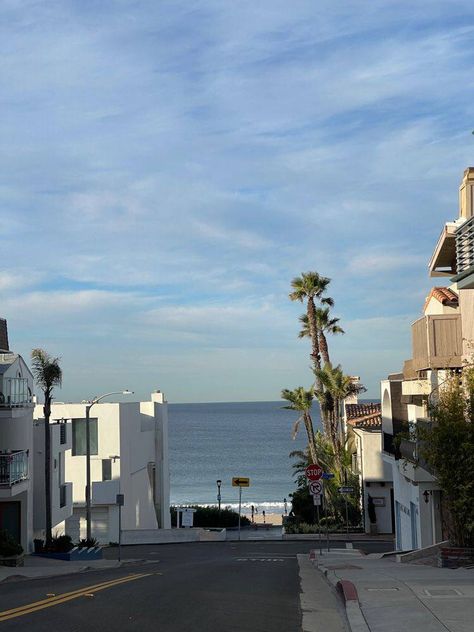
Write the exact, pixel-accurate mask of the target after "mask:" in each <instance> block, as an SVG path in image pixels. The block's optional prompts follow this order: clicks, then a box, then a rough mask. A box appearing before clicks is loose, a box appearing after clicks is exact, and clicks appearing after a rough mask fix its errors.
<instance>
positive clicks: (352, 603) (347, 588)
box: [336, 579, 370, 632]
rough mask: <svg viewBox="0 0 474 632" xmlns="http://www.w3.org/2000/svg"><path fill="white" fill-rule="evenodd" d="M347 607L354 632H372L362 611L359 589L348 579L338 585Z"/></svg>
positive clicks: (350, 625)
mask: <svg viewBox="0 0 474 632" xmlns="http://www.w3.org/2000/svg"><path fill="white" fill-rule="evenodd" d="M336 588H337V591H338V592H339V594H340V595H341V596H342V599H343V601H344V605H345V607H346V614H347V619H348V621H349V627H350V628H351V630H352V632H370V628H369V626H368V625H367V622H366V620H365V619H364V615H363V614H362V610H361V609H360V603H359V595H358V594H357V588H356V587H355V586H354V584H353V583H352V582H350V581H349V580H348V579H340V580H339V581H338V582H337V584H336Z"/></svg>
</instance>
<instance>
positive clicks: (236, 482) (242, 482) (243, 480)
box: [232, 476, 250, 540]
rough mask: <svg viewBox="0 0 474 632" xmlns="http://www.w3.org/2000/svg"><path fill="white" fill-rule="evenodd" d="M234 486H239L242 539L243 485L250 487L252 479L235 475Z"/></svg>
mask: <svg viewBox="0 0 474 632" xmlns="http://www.w3.org/2000/svg"><path fill="white" fill-rule="evenodd" d="M232 487H238V488H239V540H240V512H241V511H242V487H250V479H249V478H246V477H244V476H234V478H233V479H232Z"/></svg>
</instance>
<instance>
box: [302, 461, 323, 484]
mask: <svg viewBox="0 0 474 632" xmlns="http://www.w3.org/2000/svg"><path fill="white" fill-rule="evenodd" d="M322 475H323V468H322V467H321V466H320V465H318V464H317V463H313V464H312V465H308V467H307V468H306V478H307V479H308V480H309V481H319V479H320V478H321V476H322Z"/></svg>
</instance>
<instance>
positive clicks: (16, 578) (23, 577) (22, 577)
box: [0, 560, 135, 584]
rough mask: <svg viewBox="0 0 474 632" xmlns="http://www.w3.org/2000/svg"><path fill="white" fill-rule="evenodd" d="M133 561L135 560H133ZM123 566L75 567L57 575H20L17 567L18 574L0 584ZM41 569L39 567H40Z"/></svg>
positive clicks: (63, 570)
mask: <svg viewBox="0 0 474 632" xmlns="http://www.w3.org/2000/svg"><path fill="white" fill-rule="evenodd" d="M134 561H135V560H134ZM124 565H125V564H124V563H123V562H117V564H116V565H114V566H102V567H101V566H87V565H84V566H75V567H73V568H64V569H61V572H59V573H48V572H46V571H45V574H44V575H22V574H21V570H20V569H21V568H22V567H21V566H19V567H17V568H18V570H19V572H18V573H15V574H13V573H12V574H11V575H7V576H6V577H4V578H3V579H0V584H3V583H4V582H5V583H9V582H12V583H13V582H19V581H28V580H33V579H54V578H55V577H63V576H64V575H77V574H78V573H84V572H89V571H107V570H114V569H116V568H121V567H122V566H124ZM40 568H41V567H40Z"/></svg>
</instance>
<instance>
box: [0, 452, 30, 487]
mask: <svg viewBox="0 0 474 632" xmlns="http://www.w3.org/2000/svg"><path fill="white" fill-rule="evenodd" d="M27 478H28V450H14V451H13V452H9V453H8V454H2V453H0V486H1V487H11V486H12V485H15V484H16V483H19V482H20V481H24V480H26V479H27Z"/></svg>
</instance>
